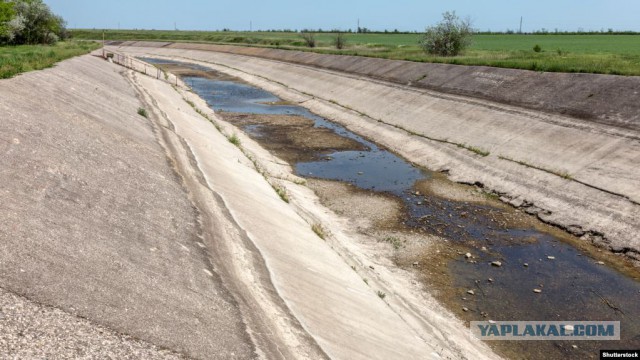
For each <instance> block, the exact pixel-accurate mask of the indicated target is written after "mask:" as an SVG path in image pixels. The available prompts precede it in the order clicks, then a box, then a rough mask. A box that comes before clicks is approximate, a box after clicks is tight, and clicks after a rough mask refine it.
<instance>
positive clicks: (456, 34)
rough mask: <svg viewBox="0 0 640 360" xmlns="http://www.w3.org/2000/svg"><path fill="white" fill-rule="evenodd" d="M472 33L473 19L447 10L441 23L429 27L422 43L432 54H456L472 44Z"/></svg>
mask: <svg viewBox="0 0 640 360" xmlns="http://www.w3.org/2000/svg"><path fill="white" fill-rule="evenodd" d="M472 34H473V29H472V27H471V20H469V19H466V20H460V18H458V16H456V13H455V11H453V12H445V13H444V14H442V21H441V22H440V23H438V24H437V25H435V26H431V27H428V28H427V30H426V32H425V34H424V37H423V38H422V40H421V41H420V45H421V46H422V48H423V49H424V51H426V52H427V53H429V54H432V55H439V56H456V55H458V54H460V53H461V52H462V51H463V50H465V49H466V48H467V47H469V45H471V36H472Z"/></svg>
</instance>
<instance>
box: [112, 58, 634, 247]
mask: <svg viewBox="0 0 640 360" xmlns="http://www.w3.org/2000/svg"><path fill="white" fill-rule="evenodd" d="M120 50H121V51H127V52H130V53H132V54H139V55H142V54H148V55H153V56H167V57H174V58H178V59H182V60H186V59H194V60H199V61H202V62H205V63H208V64H210V65H212V66H214V67H217V68H219V69H220V70H223V71H226V72H231V73H234V74H236V75H239V76H244V78H245V80H247V81H250V82H253V83H255V84H256V85H259V86H262V87H265V88H269V90H271V91H274V92H276V93H278V94H279V95H281V96H282V97H285V98H286V97H287V96H288V95H287V93H292V92H295V93H297V94H302V95H304V96H307V97H308V101H306V102H304V104H303V105H304V106H306V107H309V108H310V109H312V110H313V111H315V112H317V113H319V114H321V115H324V116H326V117H328V118H330V119H333V120H335V121H338V122H341V123H343V124H345V125H347V126H348V127H350V128H351V129H352V130H354V131H356V132H359V133H361V134H363V135H365V136H368V137H370V138H372V139H375V140H376V141H378V142H380V143H381V144H383V145H385V146H387V147H389V148H391V149H393V150H395V151H397V152H398V153H400V154H402V155H403V156H405V157H407V158H408V159H410V160H412V161H414V162H416V163H418V164H421V165H424V166H427V167H429V168H432V169H435V170H447V171H449V172H450V175H451V178H452V179H453V180H456V181H460V182H469V183H482V184H484V185H485V186H486V187H487V188H489V189H491V190H493V191H495V192H497V193H499V194H501V195H502V196H503V200H505V201H509V202H511V203H512V204H514V205H515V206H520V207H523V208H524V209H525V210H526V211H528V212H530V213H532V214H537V215H538V216H539V217H540V218H541V219H543V220H544V221H547V222H549V223H553V224H556V225H558V226H561V227H563V228H566V229H567V230H569V231H571V232H573V233H574V234H576V235H578V236H582V237H584V239H585V240H591V241H594V242H597V243H599V244H601V245H604V246H607V247H609V248H611V249H612V250H614V251H619V252H626V253H627V254H628V255H629V256H631V257H638V252H637V249H640V240H639V239H638V237H637V234H638V233H639V231H640V222H639V221H638V219H639V218H640V206H639V205H638V203H639V202H640V172H639V170H638V168H637V166H636V165H637V164H638V160H639V159H640V142H639V141H638V138H639V134H638V131H636V130H633V129H630V128H628V127H622V126H611V125H606V124H602V123H600V122H594V121H589V120H580V119H576V118H571V117H565V116H560V115H553V114H548V113H545V112H538V111H530V110H527V109H523V108H520V107H515V106H507V105H503V104H500V103H497V102H490V101H486V100H478V99H474V98H470V97H462V96H453V95H448V94H443V93H439V92H432V91H427V90H423V89H416V88H415V87H408V86H400V85H397V84H396V83H387V82H381V81H373V80H371V79H368V78H363V77H354V76H351V75H346V74H344V73H340V72H333V71H328V70H325V69H318V68H317V67H308V66H301V65H295V64H291V63H287V62H282V61H274V60H266V59H264V58H259V57H250V56H243V55H236V54H229V53H221V52H211V51H202V50H184V49H172V48H170V47H163V48H156V49H150V48H143V47H140V48H133V47H121V48H120ZM306 56H313V54H306ZM362 61H369V59H363V60H362ZM620 101H628V99H627V100H624V99H623V100H620ZM628 102H629V101H628ZM636 115H637V114H636ZM625 119H626V118H625ZM623 120H624V119H623ZM623 123H625V121H622V120H621V124H623ZM627 123H633V121H628V122H627ZM470 150H475V151H476V152H482V151H484V152H487V153H489V155H488V156H481V155H479V154H477V153H474V151H470ZM477 150H480V151H477Z"/></svg>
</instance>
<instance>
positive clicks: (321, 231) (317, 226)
mask: <svg viewBox="0 0 640 360" xmlns="http://www.w3.org/2000/svg"><path fill="white" fill-rule="evenodd" d="M311 230H313V232H314V233H316V235H318V237H319V238H320V239H322V240H324V239H325V238H326V236H327V234H326V233H325V231H324V227H322V225H320V224H313V225H311Z"/></svg>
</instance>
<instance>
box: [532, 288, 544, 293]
mask: <svg viewBox="0 0 640 360" xmlns="http://www.w3.org/2000/svg"><path fill="white" fill-rule="evenodd" d="M533 292H534V293H536V294H540V293H541V292H542V290H541V289H533Z"/></svg>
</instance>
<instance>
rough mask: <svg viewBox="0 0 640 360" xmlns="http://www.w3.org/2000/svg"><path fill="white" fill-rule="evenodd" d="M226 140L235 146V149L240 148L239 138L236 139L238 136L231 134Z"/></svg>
mask: <svg viewBox="0 0 640 360" xmlns="http://www.w3.org/2000/svg"><path fill="white" fill-rule="evenodd" d="M228 140H229V142H230V143H232V144H233V145H235V146H237V147H240V138H239V137H238V134H233V135H231V136H229V138H228Z"/></svg>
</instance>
